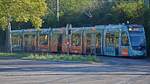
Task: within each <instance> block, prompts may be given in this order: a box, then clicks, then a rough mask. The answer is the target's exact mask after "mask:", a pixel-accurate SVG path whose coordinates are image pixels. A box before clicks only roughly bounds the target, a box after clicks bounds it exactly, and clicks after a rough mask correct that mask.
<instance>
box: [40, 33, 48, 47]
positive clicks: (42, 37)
mask: <svg viewBox="0 0 150 84" xmlns="http://www.w3.org/2000/svg"><path fill="white" fill-rule="evenodd" d="M40 45H48V35H47V34H42V35H40Z"/></svg>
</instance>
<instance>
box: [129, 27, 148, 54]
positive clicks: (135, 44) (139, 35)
mask: <svg viewBox="0 0 150 84" xmlns="http://www.w3.org/2000/svg"><path fill="white" fill-rule="evenodd" d="M128 31H129V37H130V43H131V51H130V55H131V56H146V38H145V32H144V27H143V26H141V25H129V26H128Z"/></svg>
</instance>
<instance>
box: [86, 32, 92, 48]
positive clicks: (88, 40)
mask: <svg viewBox="0 0 150 84" xmlns="http://www.w3.org/2000/svg"><path fill="white" fill-rule="evenodd" d="M86 39H87V47H90V46H91V44H92V34H91V33H87V35H86Z"/></svg>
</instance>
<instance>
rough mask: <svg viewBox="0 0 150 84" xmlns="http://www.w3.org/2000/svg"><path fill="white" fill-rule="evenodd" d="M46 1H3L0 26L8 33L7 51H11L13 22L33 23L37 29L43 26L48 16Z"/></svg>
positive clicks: (0, 3)
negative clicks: (45, 16)
mask: <svg viewBox="0 0 150 84" xmlns="http://www.w3.org/2000/svg"><path fill="white" fill-rule="evenodd" d="M46 11H47V4H46V3H45V0H1V1H0V25H1V27H2V28H3V29H6V30H8V33H7V42H8V43H7V50H8V51H11V35H10V31H11V22H12V21H15V22H31V23H32V24H33V26H34V27H35V28H40V27H41V26H42V23H43V21H42V19H41V18H42V17H43V16H44V15H45V14H46Z"/></svg>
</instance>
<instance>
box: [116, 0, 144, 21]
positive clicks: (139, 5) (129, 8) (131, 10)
mask: <svg viewBox="0 0 150 84" xmlns="http://www.w3.org/2000/svg"><path fill="white" fill-rule="evenodd" d="M115 9H116V11H118V12H120V14H122V15H123V17H125V18H124V19H126V20H129V21H132V20H134V19H136V18H140V19H141V17H143V14H144V1H143V0H136V1H134V0H132V1H126V0H121V1H120V2H118V3H117V4H116V7H115ZM142 20H143V19H142Z"/></svg>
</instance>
